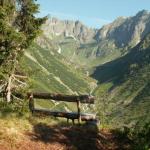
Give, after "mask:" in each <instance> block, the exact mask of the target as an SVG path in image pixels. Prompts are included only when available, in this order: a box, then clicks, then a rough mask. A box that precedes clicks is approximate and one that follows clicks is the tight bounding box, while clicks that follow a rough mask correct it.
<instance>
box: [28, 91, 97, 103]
mask: <svg viewBox="0 0 150 150" xmlns="http://www.w3.org/2000/svg"><path fill="white" fill-rule="evenodd" d="M30 95H32V96H33V98H37V99H52V100H55V101H66V102H77V101H80V102H81V103H90V104H94V97H93V96H89V95H79V96H77V95H63V94H52V93H38V92H33V93H28V97H30Z"/></svg>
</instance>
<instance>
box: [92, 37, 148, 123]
mask: <svg viewBox="0 0 150 150" xmlns="http://www.w3.org/2000/svg"><path fill="white" fill-rule="evenodd" d="M93 77H94V78H96V79H98V80H99V83H100V85H99V87H98V88H97V90H96V91H95V94H96V95H101V96H102V95H103V94H104V95H105V97H106V99H105V117H106V118H107V119H108V120H109V122H110V123H112V124H114V125H116V124H118V125H123V124H135V123H136V122H137V121H141V123H143V124H144V122H146V121H148V120H149V117H148V114H149V113H150V111H149V107H150V101H149V100H150V92H149V91H150V34H148V35H147V36H146V37H145V38H144V39H143V40H142V41H141V42H140V43H139V44H138V45H137V46H136V47H134V48H133V49H132V50H131V52H130V53H129V54H127V55H125V56H124V57H122V58H119V59H117V60H114V61H112V62H109V63H106V64H104V65H102V66H99V67H97V68H96V70H95V72H94V74H93ZM102 93H103V94H102ZM98 103H99V107H104V106H103V105H104V103H103V102H102V101H99V102H98ZM103 109H104V108H103Z"/></svg>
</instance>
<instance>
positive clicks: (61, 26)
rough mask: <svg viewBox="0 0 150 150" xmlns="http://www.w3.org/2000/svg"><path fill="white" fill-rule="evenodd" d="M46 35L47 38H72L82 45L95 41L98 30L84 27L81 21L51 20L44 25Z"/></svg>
mask: <svg viewBox="0 0 150 150" xmlns="http://www.w3.org/2000/svg"><path fill="white" fill-rule="evenodd" d="M42 28H43V30H44V34H45V35H46V36H47V37H50V35H51V36H64V37H71V38H73V39H75V40H78V41H80V42H81V43H84V42H90V41H91V40H93V38H94V36H95V34H96V30H95V29H91V28H88V27H86V26H85V25H83V24H82V23H81V22H80V21H69V20H59V19H57V18H49V19H48V20H47V22H46V23H45V24H44V25H43V27H42Z"/></svg>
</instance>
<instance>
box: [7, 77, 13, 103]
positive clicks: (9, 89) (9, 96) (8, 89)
mask: <svg viewBox="0 0 150 150" xmlns="http://www.w3.org/2000/svg"><path fill="white" fill-rule="evenodd" d="M11 86H12V75H10V76H9V79H8V84H7V88H6V101H7V103H9V102H10V101H11Z"/></svg>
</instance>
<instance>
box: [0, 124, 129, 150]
mask: <svg viewBox="0 0 150 150" xmlns="http://www.w3.org/2000/svg"><path fill="white" fill-rule="evenodd" d="M130 144H131V141H130V140H129V139H127V138H120V137H119V136H118V135H117V134H115V133H114V132H113V131H108V130H100V131H99V130H98V129H97V128H96V127H88V126H67V125H64V126H60V125H54V126H49V125H47V124H44V123H38V124H36V125H34V127H33V131H26V132H23V133H22V136H21V138H20V139H19V140H18V141H15V142H6V141H2V142H0V150H129V149H130Z"/></svg>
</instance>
